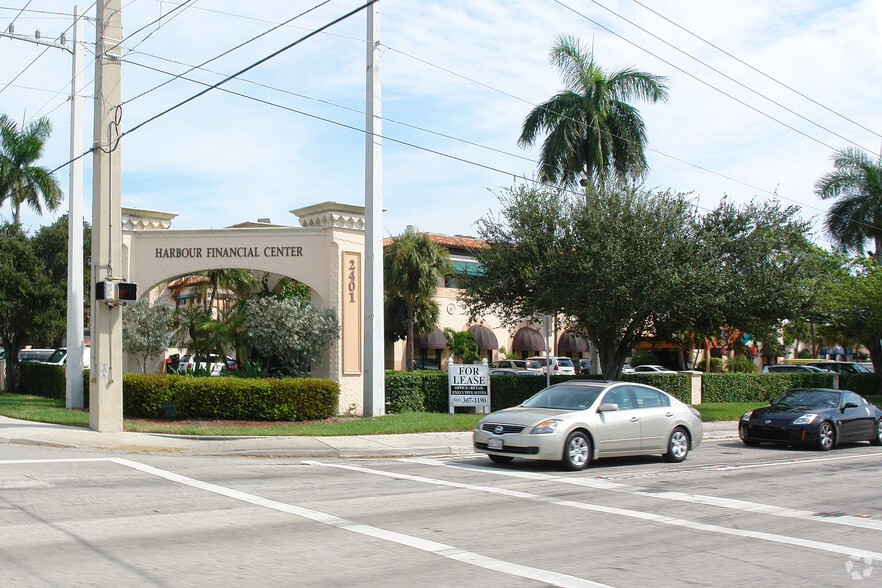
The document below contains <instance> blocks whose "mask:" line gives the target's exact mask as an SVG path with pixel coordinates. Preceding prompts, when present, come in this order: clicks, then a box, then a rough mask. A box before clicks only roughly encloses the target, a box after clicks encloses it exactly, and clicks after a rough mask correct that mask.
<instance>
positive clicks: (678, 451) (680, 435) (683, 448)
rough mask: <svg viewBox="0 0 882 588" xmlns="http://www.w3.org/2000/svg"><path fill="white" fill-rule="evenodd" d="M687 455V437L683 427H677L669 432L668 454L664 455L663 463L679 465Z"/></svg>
mask: <svg viewBox="0 0 882 588" xmlns="http://www.w3.org/2000/svg"><path fill="white" fill-rule="evenodd" d="M688 454H689V435H688V434H687V433H686V429H684V428H683V427H677V428H676V429H674V430H673V431H672V432H671V438H670V439H668V452H667V453H665V456H664V457H665V461H669V462H672V463H680V462H681V461H683V460H684V459H686V456H687V455H688Z"/></svg>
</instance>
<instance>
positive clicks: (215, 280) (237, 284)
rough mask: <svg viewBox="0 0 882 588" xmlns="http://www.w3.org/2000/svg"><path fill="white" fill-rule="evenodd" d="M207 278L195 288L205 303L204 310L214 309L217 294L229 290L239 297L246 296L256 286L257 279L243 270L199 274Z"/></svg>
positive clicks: (213, 271)
mask: <svg viewBox="0 0 882 588" xmlns="http://www.w3.org/2000/svg"><path fill="white" fill-rule="evenodd" d="M201 275H203V276H205V277H206V278H208V280H207V281H205V282H202V283H200V284H199V285H198V286H197V288H196V289H197V291H198V293H199V295H200V298H202V300H203V301H204V303H205V308H207V309H209V310H210V309H212V308H214V303H215V301H216V300H217V295H218V292H220V291H221V290H230V291H232V292H233V293H234V294H236V295H237V296H239V297H244V296H248V295H249V294H251V292H252V291H253V290H254V288H255V286H256V285H257V279H256V278H255V277H254V276H253V275H252V274H251V272H249V271H248V270H243V269H213V270H208V271H206V272H205V273H203V274H201Z"/></svg>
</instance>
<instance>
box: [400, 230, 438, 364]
mask: <svg viewBox="0 0 882 588" xmlns="http://www.w3.org/2000/svg"><path fill="white" fill-rule="evenodd" d="M451 271H452V270H451V265H450V256H449V255H448V254H447V251H446V250H445V249H443V248H442V247H441V246H439V245H438V244H437V243H435V242H434V241H432V239H431V237H429V236H428V235H426V234H423V233H416V232H406V233H404V234H403V235H401V236H399V237H396V238H395V239H394V240H393V241H392V243H391V244H390V245H388V246H386V247H385V249H384V250H383V282H384V284H385V291H386V293H387V294H388V295H390V296H394V297H398V298H401V300H402V301H403V302H404V305H405V321H406V323H405V324H406V325H407V343H406V351H405V369H406V370H408V371H412V370H413V340H414V334H415V331H414V325H415V324H416V318H415V312H416V310H415V309H416V304H417V301H423V302H426V303H428V301H431V300H432V297H433V296H434V294H435V291H436V289H437V288H438V283H439V282H440V281H441V280H442V279H443V278H444V276H446V275H447V274H449V273H450V272H451ZM432 303H433V304H435V303H434V302H432Z"/></svg>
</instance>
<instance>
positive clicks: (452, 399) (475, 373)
mask: <svg viewBox="0 0 882 588" xmlns="http://www.w3.org/2000/svg"><path fill="white" fill-rule="evenodd" d="M447 397H448V399H449V400H448V402H449V405H450V413H451V414H453V408H454V407H455V406H475V407H478V406H480V407H481V408H482V410H481V412H485V413H486V412H489V410H490V367H489V366H488V365H486V364H484V365H475V364H450V365H449V366H448V369H447Z"/></svg>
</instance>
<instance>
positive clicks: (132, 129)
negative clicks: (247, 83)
mask: <svg viewBox="0 0 882 588" xmlns="http://www.w3.org/2000/svg"><path fill="white" fill-rule="evenodd" d="M376 2H378V0H370V1H369V2H367V3H365V4H362V5H361V6H359V7H358V8H355V9H354V10H350V11H349V12H347V13H346V14H344V15H343V16H340V17H338V18H336V19H334V20H332V21H331V22H329V23H328V24H326V25H323V26H321V27H319V28H318V29H315V30H314V31H312V32H311V33H308V34H306V35H304V36H303V37H300V38H299V39H297V40H296V41H294V42H293V43H289V44H288V45H285V46H284V47H282V48H281V49H278V50H277V51H274V52H273V53H270V54H269V55H267V56H266V57H263V58H262V59H258V60H257V61H255V62H254V63H252V64H251V65H249V66H248V67H245V68H243V69H241V70H239V71H237V72H236V73H234V74H232V75H230V76H227V77H226V78H224V79H222V80H221V81H219V82H217V83H216V84H212V85H211V86H209V87H208V88H206V89H205V90H202V91H201V92H197V93H196V94H194V95H193V96H190V97H189V98H187V99H185V100H183V101H181V102H178V103H177V104H175V105H174V106H172V107H170V108H167V109H165V110H163V111H162V112H160V113H159V114H156V115H154V116H152V117H150V118H148V119H147V120H145V121H143V122H141V123H139V124H137V125H135V126H134V127H132V128H131V129H129V130H127V131H125V132H123V133H122V134H120V135H119V137H118V140H119V139H122V138H123V137H124V136H125V135H128V134H129V133H132V132H134V131H136V130H138V129H139V128H141V127H143V126H144V125H146V124H148V123H150V122H151V121H154V120H156V119H158V118H159V117H161V116H165V115H166V114H168V113H169V112H171V111H173V110H175V109H176V108H179V107H181V106H183V105H184V104H186V103H188V102H190V101H192V100H195V99H196V98H199V97H200V96H202V95H204V94H206V93H208V92H210V91H211V90H213V89H215V88H218V87H220V86H221V85H223V84H225V83H227V82H228V81H230V80H232V79H234V78H237V77H239V76H240V75H242V74H243V73H245V72H248V71H251V70H252V69H254V68H255V67H257V66H259V65H261V64H263V63H266V62H267V61H269V60H270V59H272V58H274V57H276V56H278V55H280V54H281V53H284V52H285V51H287V50H289V49H291V48H292V47H294V46H296V45H299V44H300V43H302V42H303V41H306V40H307V39H310V38H312V37H314V36H315V35H317V34H319V33H321V32H322V31H324V30H325V29H328V28H330V27H332V26H334V25H336V24H338V23H340V22H343V21H344V20H346V19H347V18H349V17H351V16H352V15H354V14H357V13H359V12H361V11H362V10H364V9H365V8H367V7H369V6H371V5H373V4H375V3H376Z"/></svg>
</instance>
